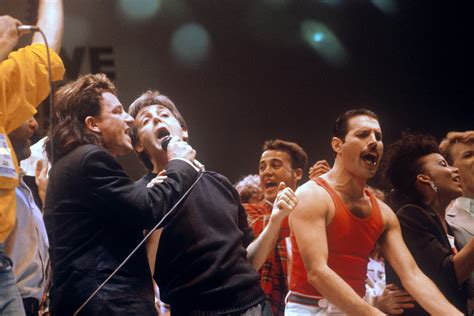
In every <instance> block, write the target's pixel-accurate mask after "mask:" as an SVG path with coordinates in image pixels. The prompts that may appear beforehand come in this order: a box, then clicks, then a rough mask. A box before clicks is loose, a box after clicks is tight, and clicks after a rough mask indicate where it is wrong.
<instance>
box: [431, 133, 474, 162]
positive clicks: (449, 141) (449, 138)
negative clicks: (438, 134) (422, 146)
mask: <svg viewBox="0 0 474 316" xmlns="http://www.w3.org/2000/svg"><path fill="white" fill-rule="evenodd" d="M457 143H463V144H474V131H465V132H449V133H448V135H446V138H444V139H443V141H442V142H441V143H440V144H439V150H440V151H441V153H442V154H443V156H444V157H445V158H446V160H447V161H448V163H449V164H450V165H452V164H453V156H452V154H451V148H452V147H453V145H454V144H457Z"/></svg>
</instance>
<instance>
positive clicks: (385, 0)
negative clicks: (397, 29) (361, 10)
mask: <svg viewBox="0 0 474 316" xmlns="http://www.w3.org/2000/svg"><path fill="white" fill-rule="evenodd" d="M370 2H372V4H373V5H374V6H375V7H376V8H378V9H379V10H380V11H382V12H383V13H385V14H389V15H392V14H395V13H397V12H398V7H397V4H396V3H395V1H394V0H370Z"/></svg>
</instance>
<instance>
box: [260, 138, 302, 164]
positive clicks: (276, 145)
mask: <svg viewBox="0 0 474 316" xmlns="http://www.w3.org/2000/svg"><path fill="white" fill-rule="evenodd" d="M262 149H263V151H266V150H279V151H283V152H286V153H287V154H288V155H289V156H290V158H291V167H292V168H293V169H298V168H301V169H302V170H304V169H305V168H306V164H307V163H308V155H307V154H306V152H305V151H304V150H303V148H301V146H300V145H298V144H297V143H293V142H288V141H284V140H281V139H274V140H267V141H266V142H265V143H264V144H263V148H262Z"/></svg>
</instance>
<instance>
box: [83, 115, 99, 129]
mask: <svg viewBox="0 0 474 316" xmlns="http://www.w3.org/2000/svg"><path fill="white" fill-rule="evenodd" d="M84 124H85V125H86V128H88V129H89V130H91V131H93V132H94V133H100V127H99V126H98V125H97V119H96V118H95V117H93V116H88V117H86V118H85V119H84Z"/></svg>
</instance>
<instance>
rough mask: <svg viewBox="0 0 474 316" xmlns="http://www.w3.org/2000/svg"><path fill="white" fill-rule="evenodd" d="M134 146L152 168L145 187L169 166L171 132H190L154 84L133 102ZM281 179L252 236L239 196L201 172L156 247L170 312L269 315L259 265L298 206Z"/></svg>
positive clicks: (160, 280) (157, 267)
mask: <svg viewBox="0 0 474 316" xmlns="http://www.w3.org/2000/svg"><path fill="white" fill-rule="evenodd" d="M129 113H130V114H131V115H132V116H133V117H134V118H135V127H134V128H133V129H132V141H133V142H134V148H135V150H136V152H137V154H138V156H139V157H140V159H141V160H142V162H143V163H144V164H145V166H146V167H147V168H148V169H149V170H150V172H149V173H148V174H147V175H145V176H144V177H143V178H142V179H141V180H140V181H138V183H140V184H141V185H142V186H143V187H145V185H146V184H147V183H149V182H150V180H151V179H153V178H155V177H156V175H157V174H158V173H160V172H162V170H163V169H166V173H167V172H168V169H167V168H166V163H167V160H168V158H167V155H166V152H165V151H164V150H163V149H162V147H161V142H162V140H163V138H164V137H166V136H169V135H171V136H173V137H179V138H181V139H187V137H188V130H187V127H186V123H185V121H184V119H183V118H182V116H181V114H180V113H179V112H178V110H177V109H176V107H175V105H174V104H173V103H172V102H171V100H170V99H169V98H167V97H166V96H164V95H161V94H160V93H159V92H157V91H148V92H146V93H144V94H143V95H142V96H141V97H139V98H138V99H137V100H135V101H134V102H133V104H132V105H131V106H130V109H129ZM296 202H297V200H296V198H295V195H294V192H293V191H292V190H291V189H289V188H284V185H281V187H280V192H279V194H278V197H277V198H276V201H275V203H276V205H278V207H277V208H276V210H275V212H274V213H273V214H272V217H271V220H270V222H271V223H270V224H269V225H268V226H267V228H266V230H265V231H264V232H263V233H262V234H261V235H260V236H259V238H258V239H255V240H254V236H253V233H252V229H251V228H250V227H249V225H248V223H247V216H246V213H245V210H244V209H243V207H242V205H241V203H240V200H239V195H238V193H237V191H236V190H235V189H234V188H233V186H232V184H231V183H230V182H229V181H228V180H227V179H226V178H225V177H224V176H222V175H220V174H217V173H215V172H210V171H202V176H201V178H200V180H199V182H198V183H197V184H196V186H195V187H194V188H193V189H192V191H191V193H190V194H189V196H187V198H186V199H185V200H184V201H183V203H182V205H181V206H180V207H179V208H178V209H177V210H176V214H173V219H171V220H170V221H169V223H168V224H167V225H165V226H164V228H163V230H162V232H161V237H160V241H159V247H158V249H157V251H156V262H155V274H154V279H155V281H156V282H157V284H158V286H159V289H160V295H161V299H162V300H163V301H164V302H166V303H168V304H170V306H171V314H172V315H217V314H225V315H271V310H270V308H269V305H268V304H267V303H266V301H265V295H264V293H263V291H262V289H261V288H260V285H259V276H258V273H257V272H256V270H255V269H258V268H259V267H260V266H261V265H262V264H263V262H264V261H265V259H266V258H267V257H268V255H269V254H270V252H271V251H272V250H273V249H274V247H275V244H276V242H277V239H278V233H279V230H280V225H281V223H282V222H283V219H284V218H285V217H286V216H287V215H288V213H289V212H290V211H291V210H292V209H293V208H294V206H295V205H296Z"/></svg>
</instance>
